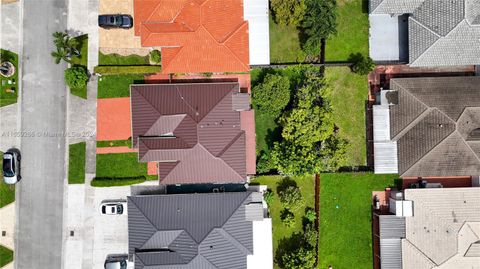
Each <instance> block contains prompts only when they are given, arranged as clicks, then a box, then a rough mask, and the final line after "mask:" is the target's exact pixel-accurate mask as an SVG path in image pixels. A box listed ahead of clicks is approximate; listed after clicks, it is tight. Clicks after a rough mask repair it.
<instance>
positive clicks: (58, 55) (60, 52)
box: [51, 48, 70, 64]
mask: <svg viewBox="0 0 480 269" xmlns="http://www.w3.org/2000/svg"><path fill="white" fill-rule="evenodd" d="M51 55H52V56H53V57H54V58H55V63H56V64H59V63H60V61H61V60H64V61H65V62H67V63H69V62H70V56H69V55H68V52H67V51H66V50H65V49H63V48H57V51H52V53H51Z"/></svg>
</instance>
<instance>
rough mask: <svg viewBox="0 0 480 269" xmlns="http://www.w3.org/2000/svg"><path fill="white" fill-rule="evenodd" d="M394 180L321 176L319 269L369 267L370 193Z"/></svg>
mask: <svg viewBox="0 0 480 269" xmlns="http://www.w3.org/2000/svg"><path fill="white" fill-rule="evenodd" d="M396 178H398V175H375V174H372V173H335V174H321V176H320V182H321V183H320V244H319V266H318V268H327V267H328V266H329V265H332V266H333V268H353V267H352V266H353V265H354V268H356V269H357V268H358V269H363V268H365V269H367V268H368V269H371V268H372V265H373V261H372V226H371V225H372V224H371V207H370V205H371V200H372V191H374V190H384V189H385V188H386V187H392V186H394V184H395V182H394V180H395V179H396Z"/></svg>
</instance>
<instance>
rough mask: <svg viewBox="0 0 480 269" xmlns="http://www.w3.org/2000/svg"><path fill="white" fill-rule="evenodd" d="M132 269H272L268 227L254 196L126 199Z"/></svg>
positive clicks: (258, 195)
mask: <svg viewBox="0 0 480 269" xmlns="http://www.w3.org/2000/svg"><path fill="white" fill-rule="evenodd" d="M128 212H129V214H128V245H129V255H130V257H131V258H132V259H133V260H134V263H135V269H144V268H145V269H147V268H150V269H164V268H165V269H167V268H185V269H210V268H211V269H268V268H270V269H272V268H273V254H272V253H273V250H272V222H271V219H270V218H268V217H267V216H266V215H267V213H266V212H267V211H266V204H265V202H263V197H262V194H261V193H259V192H232V193H207V194H171V195H146V196H131V197H128Z"/></svg>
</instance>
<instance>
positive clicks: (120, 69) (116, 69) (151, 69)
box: [94, 65, 162, 75]
mask: <svg viewBox="0 0 480 269" xmlns="http://www.w3.org/2000/svg"><path fill="white" fill-rule="evenodd" d="M161 69H162V67H161V66H157V65H137V66H133V65H130V66H119V65H116V66H105V65H100V66H95V68H94V72H95V73H97V74H102V75H120V74H154V73H158V72H160V70H161Z"/></svg>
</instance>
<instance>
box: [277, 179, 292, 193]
mask: <svg viewBox="0 0 480 269" xmlns="http://www.w3.org/2000/svg"><path fill="white" fill-rule="evenodd" d="M288 187H297V182H296V181H295V180H292V179H291V178H290V177H284V178H282V180H281V181H279V182H278V183H277V193H281V192H282V191H284V190H285V189H287V188H288Z"/></svg>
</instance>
